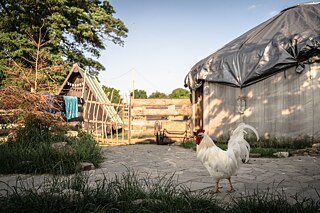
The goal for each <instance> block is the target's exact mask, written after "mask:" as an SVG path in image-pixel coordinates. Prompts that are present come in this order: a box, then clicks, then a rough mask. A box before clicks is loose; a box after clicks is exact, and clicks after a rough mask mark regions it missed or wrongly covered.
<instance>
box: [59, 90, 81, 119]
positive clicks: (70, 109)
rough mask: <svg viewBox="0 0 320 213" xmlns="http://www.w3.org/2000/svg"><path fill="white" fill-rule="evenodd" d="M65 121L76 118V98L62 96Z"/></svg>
mask: <svg viewBox="0 0 320 213" xmlns="http://www.w3.org/2000/svg"><path fill="white" fill-rule="evenodd" d="M63 100H64V104H65V108H66V117H67V120H70V119H72V118H76V117H78V98H77V97H74V96H63Z"/></svg>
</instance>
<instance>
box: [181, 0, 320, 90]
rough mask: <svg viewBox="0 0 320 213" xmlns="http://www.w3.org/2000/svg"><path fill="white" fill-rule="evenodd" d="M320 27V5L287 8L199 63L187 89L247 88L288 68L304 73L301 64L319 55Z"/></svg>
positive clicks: (186, 81) (306, 4)
mask: <svg viewBox="0 0 320 213" xmlns="http://www.w3.org/2000/svg"><path fill="white" fill-rule="evenodd" d="M319 26H320V2H313V3H304V4H298V5H296V6H292V7H289V8H286V9H284V10H282V11H281V12H280V13H279V14H277V15H275V16H274V17H272V18H270V19H269V20H267V21H265V22H263V23H261V24H260V25H258V26H256V27H254V28H253V29H251V30H249V31H248V32H246V33H245V34H243V35H241V36H240V37H238V38H236V39H234V40H233V41H231V42H230V43H228V44H226V45H225V46H223V47H222V48H221V49H219V50H218V51H216V52H214V53H213V54H211V55H209V56H208V57H206V58H204V59H202V60H201V61H199V62H198V63H196V64H195V65H194V66H193V67H192V68H191V70H190V71H189V73H188V74H187V76H186V78H185V86H186V87H187V86H188V87H189V88H190V89H197V88H198V87H200V86H201V84H202V82H203V81H209V82H216V83H222V84H227V85H230V86H235V87H246V86H248V85H251V84H253V83H255V82H258V81H261V80H263V79H265V78H267V77H270V76H272V75H274V74H276V73H278V72H281V71H282V70H284V69H287V68H289V67H293V66H296V71H297V72H302V71H303V68H304V66H303V63H302V62H304V61H305V60H307V59H309V58H311V57H313V56H315V55H320V27H319Z"/></svg>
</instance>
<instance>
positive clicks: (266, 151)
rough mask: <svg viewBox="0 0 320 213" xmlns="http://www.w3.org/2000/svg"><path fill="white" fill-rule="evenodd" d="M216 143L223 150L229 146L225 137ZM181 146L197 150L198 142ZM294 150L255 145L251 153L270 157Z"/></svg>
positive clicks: (190, 141) (187, 142)
mask: <svg viewBox="0 0 320 213" xmlns="http://www.w3.org/2000/svg"><path fill="white" fill-rule="evenodd" d="M216 145H217V146H218V147H219V148H221V149H223V150H226V149H227V148H228V145H227V140H225V139H224V140H221V139H220V140H219V139H218V141H217V143H216ZM180 146H181V147H183V148H186V149H193V150H196V144H195V142H194V140H187V141H185V142H183V143H181V145H180ZM293 150H294V149H293V148H271V147H254V146H252V147H251V150H250V153H256V154H260V155H261V157H269V158H270V157H275V156H274V155H273V153H275V152H290V151H293Z"/></svg>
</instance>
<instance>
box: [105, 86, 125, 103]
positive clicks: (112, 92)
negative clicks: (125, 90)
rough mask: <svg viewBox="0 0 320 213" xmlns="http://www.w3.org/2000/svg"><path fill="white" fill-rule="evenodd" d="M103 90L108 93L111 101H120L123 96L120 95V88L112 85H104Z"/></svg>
mask: <svg viewBox="0 0 320 213" xmlns="http://www.w3.org/2000/svg"><path fill="white" fill-rule="evenodd" d="M102 89H103V91H104V92H105V93H106V95H107V97H108V98H109V100H110V101H111V103H116V104H118V103H120V102H121V100H122V98H121V96H120V90H117V89H114V88H112V87H107V86H102Z"/></svg>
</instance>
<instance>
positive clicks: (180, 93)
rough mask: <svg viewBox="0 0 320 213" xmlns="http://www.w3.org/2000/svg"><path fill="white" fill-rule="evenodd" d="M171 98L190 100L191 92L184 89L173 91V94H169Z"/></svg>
mask: <svg viewBox="0 0 320 213" xmlns="http://www.w3.org/2000/svg"><path fill="white" fill-rule="evenodd" d="M169 98H176V99H180V98H190V91H189V90H186V89H183V88H177V89H174V90H172V92H171V94H169Z"/></svg>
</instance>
